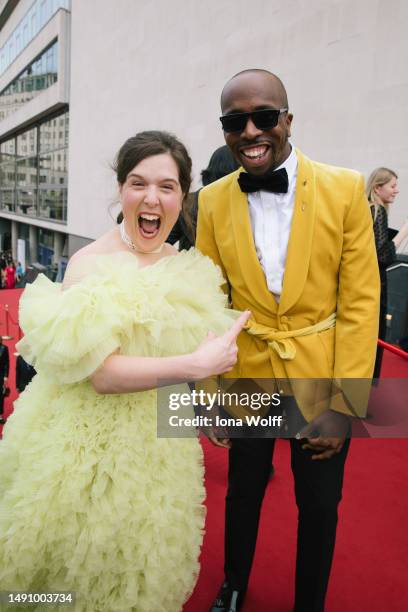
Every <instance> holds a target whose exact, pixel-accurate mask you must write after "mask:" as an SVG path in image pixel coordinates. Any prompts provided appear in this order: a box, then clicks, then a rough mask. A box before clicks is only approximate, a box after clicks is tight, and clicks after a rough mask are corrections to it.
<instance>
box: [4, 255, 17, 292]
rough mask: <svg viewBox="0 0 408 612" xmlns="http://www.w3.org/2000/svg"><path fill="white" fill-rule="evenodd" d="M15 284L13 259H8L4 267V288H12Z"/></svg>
mask: <svg viewBox="0 0 408 612" xmlns="http://www.w3.org/2000/svg"><path fill="white" fill-rule="evenodd" d="M15 286H16V267H15V265H14V261H10V260H9V262H8V264H7V268H6V289H14V288H15Z"/></svg>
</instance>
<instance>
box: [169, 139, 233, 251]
mask: <svg viewBox="0 0 408 612" xmlns="http://www.w3.org/2000/svg"><path fill="white" fill-rule="evenodd" d="M238 167H239V166H238V163H237V162H236V161H235V159H234V157H233V155H232V153H231V151H230V150H229V148H228V147H227V146H226V145H223V146H222V147H219V148H218V149H216V150H215V151H214V153H213V154H212V155H211V158H210V161H209V163H208V167H207V168H206V169H205V170H202V171H201V182H202V184H203V186H204V187H205V186H206V185H210V183H213V182H214V181H217V180H218V179H220V178H222V177H223V176H226V175H227V174H230V173H231V172H234V170H237V169H238ZM199 193H200V189H199V190H198V191H195V192H193V193H190V194H189V196H188V198H186V200H185V203H184V205H183V210H182V211H181V213H180V215H179V217H178V219H177V221H176V223H175V225H174V227H173V229H172V230H171V232H170V234H169V237H168V238H167V242H169V243H170V244H175V243H176V242H178V243H179V251H183V250H187V251H188V249H191V247H192V246H194V244H195V238H196V229H197V213H198V194H199Z"/></svg>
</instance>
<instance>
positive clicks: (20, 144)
mask: <svg viewBox="0 0 408 612" xmlns="http://www.w3.org/2000/svg"><path fill="white" fill-rule="evenodd" d="M27 148H28V150H27ZM36 153H37V128H36V127H35V128H32V129H31V130H28V131H27V132H24V133H23V134H20V135H19V136H17V157H25V156H26V155H33V154H36Z"/></svg>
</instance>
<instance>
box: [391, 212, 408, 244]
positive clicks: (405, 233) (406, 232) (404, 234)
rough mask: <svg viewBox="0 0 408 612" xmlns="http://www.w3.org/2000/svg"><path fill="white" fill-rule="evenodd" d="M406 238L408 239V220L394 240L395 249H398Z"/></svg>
mask: <svg viewBox="0 0 408 612" xmlns="http://www.w3.org/2000/svg"><path fill="white" fill-rule="evenodd" d="M406 238H408V219H407V220H406V221H405V223H404V225H403V226H402V227H401V229H400V231H399V232H398V234H397V235H396V236H394V238H393V241H394V244H395V248H396V249H398V248H399V247H400V246H401V243H402V242H403V241H404V240H405V239H406Z"/></svg>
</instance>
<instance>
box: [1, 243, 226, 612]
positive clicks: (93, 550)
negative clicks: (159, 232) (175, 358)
mask: <svg viewBox="0 0 408 612" xmlns="http://www.w3.org/2000/svg"><path fill="white" fill-rule="evenodd" d="M221 283H222V278H221V274H220V273H219V271H218V269H217V268H216V267H215V266H214V265H213V264H212V262H211V261H210V260H209V259H207V258H204V257H202V256H201V255H199V254H198V253H197V252H189V253H182V254H180V255H178V256H177V257H168V258H165V259H162V260H160V261H159V262H158V263H157V264H155V265H153V266H150V267H149V268H138V266H137V265H135V260H134V258H133V256H132V255H130V256H129V255H127V256H122V255H120V256H117V255H115V256H112V257H107V256H98V257H95V263H94V265H93V271H92V274H91V275H88V276H87V277H86V278H85V279H83V280H82V281H81V282H80V283H78V284H76V285H73V286H72V287H70V288H69V289H67V290H66V291H62V290H61V287H60V286H59V285H53V284H52V283H50V282H49V281H48V280H47V279H45V278H44V277H39V278H38V279H37V280H36V281H35V283H33V284H32V285H30V286H28V287H27V289H26V290H25V292H24V295H23V298H22V300H21V317H20V320H21V324H22V327H23V330H24V332H25V336H24V338H23V340H21V341H20V344H19V350H20V352H21V353H22V354H23V355H24V358H25V359H26V360H27V361H30V362H31V363H33V364H34V365H35V367H36V368H37V370H38V374H37V376H36V377H35V378H34V379H33V381H32V382H31V384H30V385H29V386H28V387H27V389H26V391H25V392H24V393H23V394H22V395H21V396H20V398H19V399H18V401H17V402H16V403H15V410H14V413H13V415H12V416H11V417H10V418H9V420H8V422H7V425H6V427H5V431H4V439H3V441H2V442H1V443H0V464H1V465H2V470H1V472H0V499H1V501H0V584H1V586H2V590H24V591H59V590H61V591H62V590H63V591H75V592H76V594H77V601H76V605H75V608H74V609H75V610H76V611H77V612H79V611H80V612H115V611H117V612H130V611H134V612H136V611H137V612H177V611H178V610H180V609H181V607H182V605H183V603H184V601H185V600H186V599H187V597H188V595H189V594H190V592H191V591H192V589H193V587H194V584H195V581H196V577H197V573H198V570H199V565H198V555H199V551H200V546H201V541H202V530H203V526H204V507H203V500H204V486H203V465H202V452H201V447H200V445H199V443H198V441H197V440H196V439H180V438H177V439H160V438H157V431H156V429H157V418H156V410H157V405H156V404H157V394H156V391H155V390H152V391H145V392H140V393H133V394H121V395H98V394H97V393H96V392H95V391H94V389H93V387H92V385H91V383H90V382H89V380H88V379H87V377H89V375H90V374H91V373H92V372H93V371H94V370H95V369H96V368H97V367H98V366H99V365H100V364H101V363H102V362H103V360H104V359H105V358H106V356H107V355H109V354H110V353H111V352H112V351H113V350H116V349H120V352H121V353H122V354H127V355H171V354H177V353H182V352H189V351H192V350H194V349H195V348H196V346H197V344H198V343H199V342H200V341H201V340H202V339H203V338H204V336H205V335H206V333H207V332H208V330H210V329H211V330H213V331H214V332H215V333H222V332H224V331H225V330H226V329H228V328H229V327H230V325H231V323H232V320H233V318H235V316H236V314H235V313H232V312H231V311H229V310H228V309H225V296H224V294H223V293H222V291H221V290H220V285H221ZM14 609H16V608H14ZM38 609H39V610H40V609H42V608H41V607H39V608H38Z"/></svg>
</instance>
